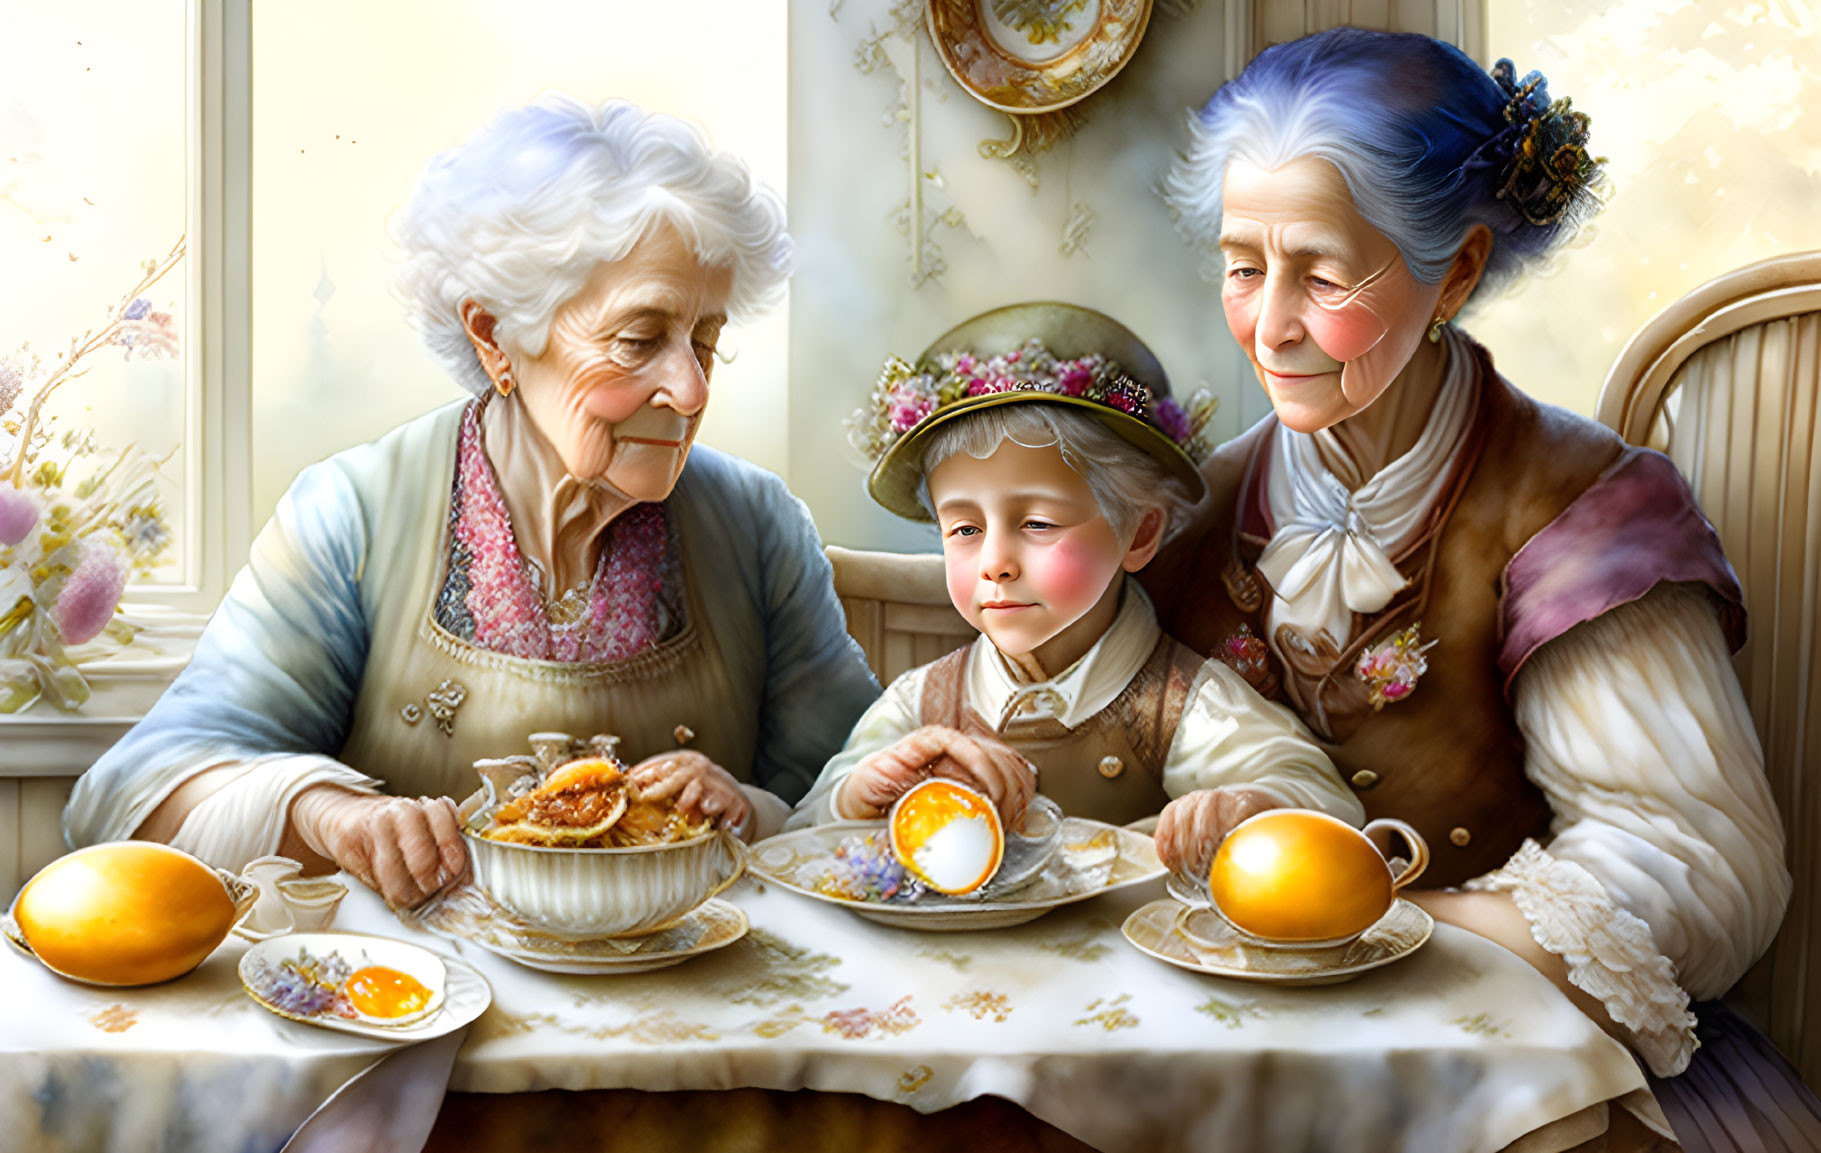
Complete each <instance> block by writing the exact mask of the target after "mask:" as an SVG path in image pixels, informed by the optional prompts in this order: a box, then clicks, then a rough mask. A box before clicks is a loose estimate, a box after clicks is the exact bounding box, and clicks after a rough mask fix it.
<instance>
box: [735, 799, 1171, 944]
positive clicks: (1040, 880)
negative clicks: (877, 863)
mask: <svg viewBox="0 0 1821 1153" xmlns="http://www.w3.org/2000/svg"><path fill="white" fill-rule="evenodd" d="M884 825H885V823H884V822H883V821H836V822H833V823H831V824H827V825H816V826H814V827H812V828H808V829H798V830H796V831H794V832H789V833H780V834H779V835H777V836H775V837H770V838H768V839H766V840H763V841H760V842H759V843H758V844H756V845H753V846H752V847H751V849H750V850H749V853H750V861H749V864H748V866H747V868H748V871H749V872H750V873H751V874H752V875H753V876H755V877H758V878H760V879H762V880H766V881H770V882H772V883H773V884H776V885H780V886H782V887H783V888H786V889H789V890H790V891H791V892H793V893H798V894H801V895H802V896H805V897H808V898H809V899H810V900H812V901H821V902H823V903H824V904H829V905H839V906H841V907H842V908H844V909H851V910H853V911H854V912H855V913H857V914H859V915H860V916H862V917H865V918H866V919H867V920H869V921H876V922H878V923H879V924H881V925H890V926H892V927H894V928H898V929H922V930H924V931H926V932H936V933H951V932H963V931H969V930H974V929H1002V928H1006V927H1008V926H1011V925H1022V924H1024V923H1025V922H1026V921H1031V920H1035V919H1036V918H1038V917H1041V916H1043V914H1045V913H1047V912H1049V911H1050V910H1051V909H1057V908H1061V907H1062V906H1063V905H1069V904H1073V903H1075V902H1076V901H1085V900H1087V899H1088V898H1089V897H1097V896H1099V895H1100V894H1102V893H1111V892H1114V891H1116V890H1119V889H1126V888H1130V887H1131V886H1133V885H1141V884H1144V883H1145V882H1147V881H1151V880H1155V879H1156V878H1157V877H1160V876H1162V875H1163V872H1164V868H1163V865H1162V863H1161V862H1159V861H1158V859H1157V846H1156V843H1155V842H1154V841H1152V839H1151V838H1150V837H1147V836H1145V835H1143V834H1141V833H1134V832H1132V831H1131V830H1130V829H1120V828H1115V827H1114V826H1112V825H1108V824H1104V823H1102V822H1100V821H1090V820H1086V819H1084V818H1081V817H1069V818H1067V819H1065V820H1064V821H1063V823H1062V835H1061V837H1060V839H1059V841H1058V843H1057V849H1056V852H1055V853H1054V855H1053V856H1051V857H1050V858H1049V860H1048V862H1047V863H1046V864H1045V865H1044V867H1043V869H1042V871H1041V872H1039V873H1038V874H1037V875H1036V876H1035V877H1033V878H1031V879H1030V880H1027V881H1025V882H1023V883H1022V884H1020V885H1019V886H1018V887H1017V888H1014V889H1012V890H1010V891H1007V892H1002V893H1000V894H999V895H994V894H993V886H992V883H991V882H988V884H987V887H986V888H985V889H984V890H982V892H981V894H977V895H971V896H961V897H945V896H942V895H941V894H938V893H928V894H925V895H924V896H922V897H919V898H918V899H916V900H915V901H858V900H852V899H850V898H847V897H841V896H836V895H834V894H833V893H826V892H823V891H822V890H820V889H818V888H817V887H816V877H817V876H818V875H819V874H822V873H824V872H825V871H826V870H827V869H828V867H829V865H830V863H831V862H833V861H834V860H835V851H836V849H837V848H838V847H839V846H840V845H841V844H842V842H844V841H846V840H848V839H849V838H851V837H855V836H858V835H863V834H866V833H869V832H876V831H878V830H880V829H883V828H884Z"/></svg>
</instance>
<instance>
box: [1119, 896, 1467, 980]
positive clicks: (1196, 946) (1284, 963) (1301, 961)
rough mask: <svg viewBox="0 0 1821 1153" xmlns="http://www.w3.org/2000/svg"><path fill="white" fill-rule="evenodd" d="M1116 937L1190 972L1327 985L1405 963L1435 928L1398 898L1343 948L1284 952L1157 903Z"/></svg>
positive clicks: (1211, 914)
mask: <svg viewBox="0 0 1821 1153" xmlns="http://www.w3.org/2000/svg"><path fill="white" fill-rule="evenodd" d="M1179 925H1180V926H1182V927H1184V928H1187V929H1188V930H1189V932H1190V933H1193V934H1194V939H1191V938H1190V937H1189V936H1186V935H1185V934H1184V933H1183V932H1182V930H1181V929H1180V928H1178V926H1179ZM1120 931H1121V932H1123V933H1124V934H1125V939H1126V940H1128V941H1130V942H1131V943H1132V944H1133V945H1135V946H1136V947H1137V948H1138V950H1139V951H1140V952H1143V953H1149V954H1150V955H1151V956H1153V957H1156V958H1157V959H1158V960H1160V961H1168V962H1169V963H1170V964H1172V965H1175V966H1177V967H1178V968H1181V969H1188V970H1190V971H1191V972H1195V973H1210V974H1212V975H1214V976H1216V977H1235V978H1238V979H1239V980H1241V981H1262V982H1265V983H1266V984H1272V985H1332V984H1336V983H1338V982H1341V981H1348V980H1351V979H1353V978H1354V977H1357V976H1359V975H1360V974H1361V973H1364V972H1367V971H1369V970H1372V969H1376V968H1379V967H1380V966H1381V965H1389V964H1390V963H1391V962H1393V961H1397V960H1401V959H1402V958H1404V957H1408V956H1409V955H1410V954H1411V953H1414V952H1416V950H1417V949H1418V948H1420V947H1421V946H1422V944H1423V942H1424V941H1427V940H1428V939H1429V934H1431V933H1433V932H1434V931H1435V922H1434V921H1433V920H1432V919H1431V918H1430V916H1429V914H1428V913H1425V912H1424V911H1423V910H1422V909H1420V908H1418V907H1417V906H1416V905H1414V904H1412V903H1411V902H1409V901H1406V900H1404V899H1403V898H1402V897H1399V898H1398V899H1397V903H1396V904H1394V905H1392V906H1391V911H1390V912H1388V913H1386V914H1385V915H1384V916H1383V917H1380V918H1379V919H1378V922H1377V923H1376V924H1374V925H1373V926H1372V927H1371V928H1370V929H1367V930H1366V931H1365V932H1364V933H1362V934H1360V935H1359V937H1358V938H1357V939H1355V940H1354V941H1352V942H1350V943H1348V944H1345V945H1329V946H1327V947H1325V948H1288V947H1285V946H1281V945H1256V944H1253V943H1251V942H1249V941H1247V940H1246V939H1245V938H1243V937H1241V936H1240V935H1239V934H1238V933H1237V932H1235V931H1234V929H1233V927H1232V926H1231V925H1228V924H1227V923H1226V922H1225V921H1223V920H1221V918H1220V914H1219V913H1217V912H1215V911H1214V910H1213V909H1211V908H1195V909H1191V908H1190V907H1189V906H1186V905H1183V904H1182V903H1181V902H1179V901H1177V900H1175V899H1173V898H1170V897H1164V898H1162V899H1160V900H1156V901H1152V902H1151V903H1150V904H1148V905H1145V906H1144V907H1143V908H1141V909H1138V910H1136V911H1134V912H1133V913H1132V915H1131V916H1129V917H1127V918H1126V920H1125V924H1124V925H1122V926H1120Z"/></svg>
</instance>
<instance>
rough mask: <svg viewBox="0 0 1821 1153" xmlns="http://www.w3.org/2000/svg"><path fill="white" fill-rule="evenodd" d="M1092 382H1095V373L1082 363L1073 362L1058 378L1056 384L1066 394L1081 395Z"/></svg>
mask: <svg viewBox="0 0 1821 1153" xmlns="http://www.w3.org/2000/svg"><path fill="white" fill-rule="evenodd" d="M1092 383H1094V374H1093V373H1092V372H1089V371H1088V370H1087V369H1085V368H1083V367H1082V366H1081V365H1080V364H1071V365H1070V366H1069V367H1068V368H1066V369H1064V370H1063V372H1062V375H1061V376H1060V377H1058V378H1057V380H1056V384H1057V386H1058V387H1059V388H1060V389H1061V390H1062V395H1064V396H1080V395H1081V394H1082V393H1084V392H1086V391H1087V390H1088V385H1090V384H1092Z"/></svg>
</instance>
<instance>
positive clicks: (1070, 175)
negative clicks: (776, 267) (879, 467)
mask: <svg viewBox="0 0 1821 1153" xmlns="http://www.w3.org/2000/svg"><path fill="white" fill-rule="evenodd" d="M891 7H892V5H891V4H890V2H889V0H845V2H844V3H841V4H840V5H838V6H837V7H836V8H835V11H834V14H833V15H832V16H831V14H830V10H829V6H828V5H824V4H819V3H798V4H794V5H792V7H791V27H790V33H791V71H790V82H791V93H790V131H791V227H792V231H793V232H794V233H795V234H796V237H797V240H798V244H799V246H800V250H801V253H802V257H801V261H800V270H799V272H798V274H797V277H796V280H795V282H794V283H793V285H792V290H791V292H792V296H791V400H792V404H791V472H790V479H791V483H792V487H793V488H795V489H796V491H797V493H798V495H800V496H802V497H803V499H804V500H806V501H807V502H808V503H809V505H810V508H811V509H812V510H813V511H814V512H815V514H816V519H817V522H818V523H819V524H820V525H821V528H822V532H823V535H824V537H826V538H827V539H828V540H829V541H831V542H833V543H837V544H842V545H849V546H854V547H892V548H899V549H911V548H934V547H936V543H937V542H936V540H935V537H934V533H933V530H928V529H923V528H918V527H914V526H910V525H908V524H905V523H903V522H901V521H898V520H897V519H896V518H894V517H892V516H891V515H890V514H889V513H886V512H884V511H883V510H881V509H879V508H877V507H875V506H874V505H873V504H872V503H871V501H870V500H868V499H867V497H866V495H865V493H864V491H863V487H862V482H863V479H864V474H863V472H862V471H861V470H860V469H859V468H858V467H857V466H855V465H854V464H852V463H850V461H849V460H848V459H847V457H846V456H845V454H844V453H843V452H842V451H841V450H840V446H841V445H842V432H841V421H842V419H843V418H844V417H846V416H847V414H848V412H849V411H850V410H852V409H853V408H854V407H855V406H857V405H858V404H859V403H860V402H861V400H863V399H864V398H865V396H866V394H867V393H868V392H869V391H870V389H871V387H872V384H873V381H874V379H875V378H876V377H877V376H878V372H879V366H880V364H881V362H882V361H883V360H884V359H885V358H886V357H887V356H888V355H894V354H895V355H899V356H903V357H905V358H906V359H913V358H915V357H916V355H917V354H918V353H919V352H920V351H922V350H923V348H924V347H925V345H926V344H928V343H929V342H930V341H931V340H933V339H934V338H935V337H937V336H938V335H940V334H941V333H942V332H944V331H946V330H947V329H948V328H949V327H951V326H952V325H955V324H957V323H959V322H960V321H962V320H965V319H966V318H968V317H969V316H972V315H974V314H975V313H978V312H981V311H984V310H985V309H988V308H992V307H996V306H998V305H1001V304H1011V303H1014V302H1017V301H1021V300H1049V299H1055V300H1066V301H1070V302H1072V303H1076V304H1084V305H1088V306H1089V307H1092V308H1097V309H1100V310H1101V311H1103V312H1106V313H1108V314H1109V315H1111V316H1113V317H1114V318H1115V319H1117V320H1119V321H1121V322H1122V323H1124V324H1125V325H1126V326H1127V327H1129V328H1131V329H1132V330H1133V331H1134V332H1135V333H1136V334H1137V335H1138V336H1139V338H1140V339H1142V340H1144V341H1145V342H1147V343H1148V344H1149V345H1150V346H1151V348H1152V349H1153V350H1154V351H1155V352H1156V353H1157V354H1158V356H1159V358H1160V359H1161V360H1162V362H1163V365H1164V370H1165V371H1166V372H1167V373H1168V374H1169V376H1170V381H1171V386H1172V389H1173V390H1174V391H1175V392H1176V393H1178V394H1179V395H1187V394H1188V393H1189V392H1193V391H1194V390H1195V389H1197V388H1201V387H1207V388H1210V389H1212V390H1213V391H1214V392H1215V394H1216V395H1218V396H1220V397H1221V408H1220V411H1219V413H1218V414H1217V415H1216V416H1215V419H1214V424H1213V427H1212V431H1213V432H1214V433H1215V434H1216V435H1219V436H1223V437H1224V436H1229V435H1231V434H1232V433H1234V432H1236V431H1238V430H1239V429H1240V428H1243V427H1245V424H1249V423H1250V422H1251V420H1253V419H1256V418H1257V417H1258V416H1259V415H1261V414H1262V412H1263V411H1264V406H1265V401H1264V398H1263V396H1262V395H1261V394H1259V393H1258V391H1257V389H1256V388H1254V387H1252V386H1250V385H1249V384H1248V383H1242V381H1241V378H1240V374H1239V365H1240V359H1239V355H1238V352H1237V350H1236V349H1235V348H1234V346H1233V341H1232V338H1231V337H1230V336H1229V335H1228V334H1227V331H1226V326H1225V322H1224V321H1223V320H1222V319H1221V314H1220V309H1219V300H1218V296H1217V295H1216V294H1215V292H1214V291H1213V289H1212V288H1211V287H1210V286H1209V285H1207V284H1205V283H1204V282H1203V281H1202V280H1201V278H1200V276H1199V273H1198V268H1197V263H1196V261H1195V259H1194V258H1193V257H1192V256H1191V255H1190V254H1189V253H1188V252H1187V250H1186V249H1185V248H1184V247H1183V245H1182V244H1181V242H1180V241H1179V240H1178V239H1177V238H1176V234H1175V231H1174V228H1173V226H1172V224H1171V222H1170V220H1169V217H1168V214H1167V212H1166V211H1165V209H1164V206H1163V203H1162V201H1161V200H1160V199H1159V198H1158V197H1157V196H1156V195H1154V194H1153V193H1152V191H1151V187H1152V185H1153V183H1154V182H1155V181H1156V179H1157V177H1158V174H1159V173H1160V172H1162V170H1163V169H1164V168H1165V167H1166V166H1167V164H1168V162H1169V159H1170V157H1171V155H1172V152H1173V150H1174V149H1175V148H1177V147H1178V146H1179V145H1180V144H1181V142H1182V140H1183V138H1184V129H1183V122H1184V116H1185V113H1186V111H1187V109H1188V108H1189V106H1190V105H1191V104H1199V103H1201V102H1202V101H1204V100H1206V98H1207V97H1208V95H1209V93H1211V92H1212V91H1213V89H1214V87H1215V85H1216V84H1217V83H1218V82H1219V79H1220V69H1221V61H1222V59H1223V47H1222V23H1223V9H1222V5H1221V4H1220V3H1218V2H1215V0H1207V2H1204V3H1202V4H1201V5H1200V7H1199V8H1197V9H1196V10H1195V11H1193V12H1192V13H1190V14H1189V15H1187V16H1181V17H1172V16H1170V15H1168V14H1167V13H1166V12H1165V10H1164V9H1165V8H1166V7H1167V6H1164V5H1159V6H1157V8H1156V10H1155V12H1154V13H1153V17H1152V22H1151V27H1150V30H1149V31H1148V33H1147V34H1146V37H1145V39H1144V41H1143V42H1142V43H1141V44H1140V45H1139V48H1138V52H1137V55H1136V56H1135V57H1134V58H1133V60H1132V62H1131V63H1130V64H1129V65H1128V66H1127V68H1126V69H1125V71H1124V72H1123V73H1121V74H1120V75H1119V76H1118V77H1116V78H1115V79H1114V81H1113V82H1112V83H1111V84H1110V85H1108V87H1107V88H1105V89H1103V90H1101V91H1100V92H1099V93H1097V94H1095V95H1094V96H1092V97H1090V98H1089V100H1088V101H1087V102H1085V103H1084V104H1083V105H1082V106H1080V107H1081V109H1082V111H1083V112H1085V113H1086V114H1087V115H1088V117H1089V119H1088V122H1087V124H1086V125H1085V127H1083V128H1082V129H1081V130H1080V131H1079V132H1077V134H1076V135H1075V137H1074V139H1073V140H1072V141H1070V142H1068V143H1065V144H1063V145H1060V146H1058V147H1057V148H1055V149H1053V150H1051V152H1049V153H1048V154H1045V155H1043V156H1041V157H1040V158H1039V160H1038V165H1037V167H1038V181H1039V182H1038V185H1037V187H1035V188H1032V187H1031V186H1030V184H1029V183H1028V182H1027V181H1026V179H1025V178H1024V177H1023V176H1022V175H1021V174H1020V173H1019V172H1018V170H1017V169H1015V168H1014V167H1013V166H1012V165H1010V164H1008V163H1007V162H1006V161H1004V160H999V159H986V158H983V157H982V156H981V155H980V154H979V152H978V144H979V142H980V141H981V140H983V139H987V138H993V137H1005V136H1007V135H1008V134H1009V129H1008V122H1007V119H1006V117H1005V116H1004V115H1002V114H999V113H996V112H993V111H992V110H990V109H988V108H986V107H985V106H984V105H981V104H979V103H977V102H976V101H974V100H973V99H972V98H970V97H968V96H967V95H966V94H965V93H964V91H963V90H962V89H961V88H960V87H959V86H958V85H956V84H955V82H954V81H953V80H952V79H951V78H950V77H949V76H948V74H947V73H946V72H945V71H944V70H943V67H942V65H941V63H940V62H939V60H938V59H937V57H936V54H935V51H934V49H933V48H932V47H931V46H930V43H929V38H928V36H927V34H926V33H925V32H924V31H923V25H922V23H921V21H919V22H917V23H915V24H914V25H912V29H913V30H914V32H915V35H914V36H911V37H900V36H895V35H893V36H888V37H887V38H886V39H885V40H884V41H883V42H882V43H881V45H880V47H881V48H882V50H883V51H884V52H885V53H886V56H887V58H888V60H889V63H885V64H881V65H880V66H877V67H874V68H873V69H872V71H871V72H870V73H867V72H862V71H861V70H860V69H859V68H858V67H856V63H855V62H856V53H857V50H858V49H859V48H860V47H861V46H862V44H863V43H864V42H866V41H868V40H869V39H871V38H872V37H873V36H874V35H876V34H877V33H878V32H880V31H885V30H887V29H889V28H890V27H891V14H890V9H891ZM913 51H915V52H918V53H920V54H921V56H920V60H919V62H918V63H917V65H916V67H917V68H918V70H919V73H918V75H919V80H920V97H919V99H918V111H917V117H916V119H917V122H918V123H917V126H918V130H919V133H920V141H921V143H920V159H921V162H922V164H921V167H922V170H923V173H924V178H923V184H924V192H925V195H926V198H927V201H928V203H929V205H930V213H931V216H932V218H933V217H935V216H938V215H940V214H941V213H944V212H946V211H947V210H949V209H951V208H953V209H956V210H958V211H959V212H960V213H961V214H962V215H963V216H965V218H966V219H965V223H964V224H962V225H961V226H959V227H951V226H948V225H945V224H941V223H935V224H934V225H933V228H932V235H933V236H934V238H935V240H936V243H937V244H938V245H939V246H940V249H941V255H942V258H943V260H944V261H945V263H946V265H947V270H946V271H945V272H943V273H942V274H941V275H940V276H939V277H937V278H933V279H930V280H926V281H924V282H923V283H922V284H921V285H913V284H912V283H911V278H910V272H911V268H910V264H909V261H908V259H907V255H908V248H909V246H908V241H907V239H906V237H905V236H903V235H902V234H901V233H900V232H899V231H898V230H897V229H896V228H895V227H894V225H893V223H892V217H893V214H894V212H895V211H896V210H897V209H898V208H899V206H900V205H902V204H904V203H905V202H906V201H907V200H908V198H909V194H910V189H911V176H910V170H909V164H908V159H907V157H906V155H905V151H904V150H905V145H906V131H907V127H908V125H907V123H906V122H905V121H904V120H902V119H900V118H899V117H898V115H897V112H898V109H899V104H900V100H901V97H902V95H903V92H904V78H905V77H907V76H909V75H910V73H911V69H912V61H911V53H912V52H913ZM1076 204H1080V205H1083V206H1085V207H1086V208H1087V209H1089V210H1091V211H1092V212H1093V213H1094V219H1093V223H1092V225H1091V227H1090V228H1089V230H1088V232H1087V235H1086V240H1085V244H1084V246H1083V247H1082V248H1081V250H1080V251H1078V252H1076V253H1075V254H1074V255H1068V254H1065V253H1064V252H1063V251H1061V245H1062V242H1063V239H1064V227H1065V224H1066V223H1067V222H1068V220H1069V218H1070V216H1071V214H1072V210H1073V207H1074V206H1075V205H1076ZM1242 422H1243V423H1242Z"/></svg>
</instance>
